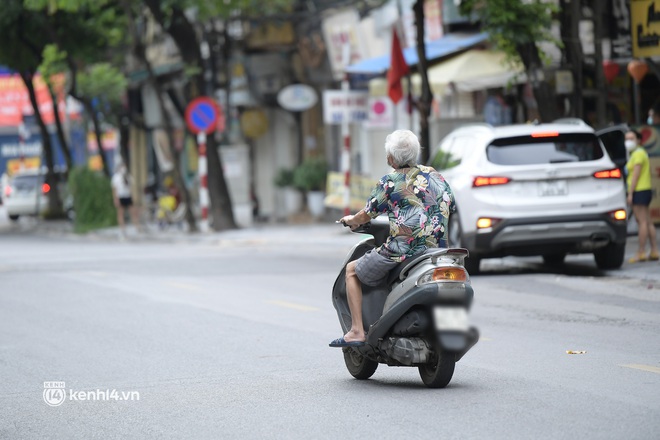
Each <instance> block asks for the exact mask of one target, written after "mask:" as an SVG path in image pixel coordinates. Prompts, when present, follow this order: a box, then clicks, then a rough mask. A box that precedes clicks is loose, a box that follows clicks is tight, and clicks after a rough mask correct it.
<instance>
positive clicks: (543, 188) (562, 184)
mask: <svg viewBox="0 0 660 440" xmlns="http://www.w3.org/2000/svg"><path fill="white" fill-rule="evenodd" d="M567 194H568V185H567V184H566V181H565V180H549V181H547V182H539V196H541V197H548V196H550V197H551V196H565V195H567Z"/></svg>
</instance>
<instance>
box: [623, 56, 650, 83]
mask: <svg viewBox="0 0 660 440" xmlns="http://www.w3.org/2000/svg"><path fill="white" fill-rule="evenodd" d="M648 71H649V66H647V65H646V63H645V62H643V61H640V60H632V61H631V62H629V63H628V73H629V74H630V76H632V77H633V79H634V80H635V82H636V83H637V84H639V83H640V82H641V81H642V79H643V78H644V76H646V74H647V73H648Z"/></svg>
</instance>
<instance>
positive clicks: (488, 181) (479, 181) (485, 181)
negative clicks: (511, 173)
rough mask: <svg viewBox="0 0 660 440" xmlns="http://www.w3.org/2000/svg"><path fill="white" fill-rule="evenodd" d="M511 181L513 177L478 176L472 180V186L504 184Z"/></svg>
mask: <svg viewBox="0 0 660 440" xmlns="http://www.w3.org/2000/svg"><path fill="white" fill-rule="evenodd" d="M509 182H511V179H510V178H508V177H497V176H494V177H484V176H477V177H475V178H474V180H473V181H472V187H474V188H476V187H479V186H492V185H504V184H507V183H509Z"/></svg>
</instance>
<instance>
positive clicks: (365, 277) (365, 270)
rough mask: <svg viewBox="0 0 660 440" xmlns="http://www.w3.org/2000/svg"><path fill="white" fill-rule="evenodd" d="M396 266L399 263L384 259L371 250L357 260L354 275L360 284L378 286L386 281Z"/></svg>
mask: <svg viewBox="0 0 660 440" xmlns="http://www.w3.org/2000/svg"><path fill="white" fill-rule="evenodd" d="M397 264H399V263H397V262H396V261H392V260H390V259H389V258H387V257H384V256H383V255H381V254H379V253H378V252H376V251H375V250H373V249H372V250H370V251H369V252H367V253H366V254H364V255H363V256H361V257H360V258H358V260H357V266H355V273H356V274H357V277H358V279H359V280H360V282H361V283H362V284H366V285H367V286H378V285H379V284H381V283H382V282H383V281H385V280H386V279H387V277H388V275H389V274H390V271H391V270H392V269H394V267H395V266H396V265H397Z"/></svg>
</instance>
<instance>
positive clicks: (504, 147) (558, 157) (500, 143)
mask: <svg viewBox="0 0 660 440" xmlns="http://www.w3.org/2000/svg"><path fill="white" fill-rule="evenodd" d="M486 154H487V156H488V160H489V161H490V162H492V163H494V164H497V165H533V164H545V163H562V162H586V161H590V160H597V159H600V158H601V157H603V149H602V148H601V146H600V143H599V142H598V138H597V137H596V135H594V134H591V133H573V134H558V135H548V136H545V137H532V136H517V137H511V138H502V139H496V140H494V141H493V142H492V143H491V144H490V145H489V146H488V148H487V149H486Z"/></svg>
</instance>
